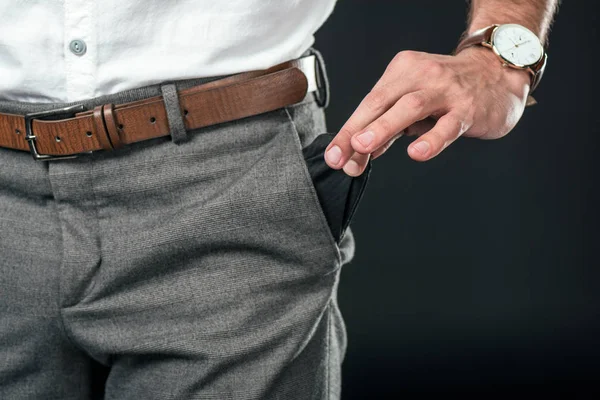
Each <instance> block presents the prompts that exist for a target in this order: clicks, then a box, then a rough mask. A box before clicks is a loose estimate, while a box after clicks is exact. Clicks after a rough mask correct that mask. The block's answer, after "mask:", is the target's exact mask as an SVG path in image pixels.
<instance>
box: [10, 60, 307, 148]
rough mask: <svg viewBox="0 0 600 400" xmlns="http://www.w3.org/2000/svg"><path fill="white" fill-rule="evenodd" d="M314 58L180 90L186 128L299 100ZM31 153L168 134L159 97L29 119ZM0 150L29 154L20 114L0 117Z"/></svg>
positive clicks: (113, 145)
mask: <svg viewBox="0 0 600 400" xmlns="http://www.w3.org/2000/svg"><path fill="white" fill-rule="evenodd" d="M315 63H316V59H315V56H314V55H311V56H307V57H303V58H300V59H297V60H292V61H289V62H285V63H282V64H279V65H276V66H274V67H272V68H269V69H267V70H260V71H250V72H245V73H241V74H236V75H232V76H230V77H227V78H224V79H219V80H216V81H212V82H208V83H205V84H202V85H198V86H194V87H191V88H189V89H185V90H181V91H179V92H178V96H179V103H180V106H181V112H182V115H183V116H184V122H185V127H186V130H192V129H198V128H202V127H206V126H209V125H214V124H218V123H223V122H228V121H233V120H236V119H240V118H245V117H249V116H252V115H257V114H261V113H265V112H268V111H273V110H276V109H278V108H281V107H285V106H287V105H290V104H294V103H297V102H300V101H301V100H302V99H304V97H305V96H306V94H307V93H308V92H311V91H314V90H316V89H317V87H318V82H317V78H316V74H315V68H316V65H315ZM31 133H32V135H33V136H35V139H34V141H35V150H37V152H38V153H39V154H43V155H71V154H78V153H85V152H91V151H97V150H112V149H117V148H120V147H122V146H124V145H127V144H130V143H135V142H139V141H142V140H148V139H152V138H157V137H161V136H166V135H169V125H168V120H167V113H166V109H165V105H164V102H163V99H162V96H155V97H151V98H147V99H143V100H139V101H135V102H131V103H126V104H116V105H115V104H104V105H99V106H97V107H95V108H94V109H93V110H89V111H83V112H79V113H77V114H75V116H72V117H70V118H66V119H60V120H43V119H33V120H32V121H31ZM0 147H6V148H10V149H17V150H24V151H30V144H29V143H28V141H27V138H26V121H25V118H24V116H22V115H14V114H3V113H0Z"/></svg>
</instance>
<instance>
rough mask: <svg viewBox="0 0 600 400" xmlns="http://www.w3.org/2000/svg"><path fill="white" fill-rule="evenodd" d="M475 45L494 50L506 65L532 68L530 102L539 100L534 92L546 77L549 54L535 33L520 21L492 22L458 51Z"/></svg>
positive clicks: (469, 36)
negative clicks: (535, 97)
mask: <svg viewBox="0 0 600 400" xmlns="http://www.w3.org/2000/svg"><path fill="white" fill-rule="evenodd" d="M474 45H481V46H484V47H487V48H490V49H492V50H493V52H494V54H496V55H497V56H498V57H499V58H500V60H501V61H502V64H503V65H504V66H508V67H511V68H516V69H521V70H526V71H528V72H529V73H530V74H531V86H530V90H529V96H528V98H527V105H528V106H529V105H532V104H535V103H536V101H535V99H534V98H533V97H531V93H532V92H533V91H534V90H535V89H536V88H537V87H538V85H539V83H540V81H541V79H542V75H543V74H544V69H545V68H546V63H547V61H548V54H546V51H545V49H544V46H542V43H541V41H540V39H539V38H538V37H537V36H536V35H535V33H533V32H531V31H530V30H529V29H527V28H525V27H524V26H521V25H519V24H504V25H498V24H494V25H490V26H488V27H485V28H483V29H480V30H477V31H475V32H473V33H471V34H470V35H468V36H466V37H465V38H463V39H462V40H461V41H460V43H459V44H458V46H457V47H456V50H455V51H454V54H458V53H459V52H460V51H462V50H463V49H466V48H467V47H470V46H474Z"/></svg>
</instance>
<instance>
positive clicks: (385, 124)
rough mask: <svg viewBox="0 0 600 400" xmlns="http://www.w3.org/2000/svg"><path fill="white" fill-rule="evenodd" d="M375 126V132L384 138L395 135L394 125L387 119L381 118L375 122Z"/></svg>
mask: <svg viewBox="0 0 600 400" xmlns="http://www.w3.org/2000/svg"><path fill="white" fill-rule="evenodd" d="M375 125H376V127H375V131H376V132H381V133H382V134H384V135H386V136H388V135H390V134H392V133H395V132H394V123H393V122H392V121H391V120H390V119H389V118H385V117H381V118H379V119H378V120H377V121H376V123H375Z"/></svg>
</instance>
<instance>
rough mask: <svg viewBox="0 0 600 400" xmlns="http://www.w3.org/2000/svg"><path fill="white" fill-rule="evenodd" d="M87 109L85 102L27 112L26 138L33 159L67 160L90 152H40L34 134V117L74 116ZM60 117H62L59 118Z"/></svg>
mask: <svg viewBox="0 0 600 400" xmlns="http://www.w3.org/2000/svg"><path fill="white" fill-rule="evenodd" d="M82 111H85V106H84V105H83V104H77V105H74V106H69V107H63V108H57V109H55V110H48V111H41V112H35V113H29V114H26V115H25V116H24V117H25V133H26V135H25V139H26V140H27V143H29V150H30V151H31V155H32V156H33V159H34V160H36V161H52V160H66V159H71V158H77V157H79V156H80V155H81V154H89V153H91V151H88V152H85V153H76V154H67V155H58V156H57V155H50V154H40V153H39V152H38V149H37V147H36V145H35V139H36V136H35V135H34V134H33V129H32V124H33V120H34V119H42V120H44V119H49V118H50V119H53V118H52V117H59V116H63V117H65V118H66V117H69V116H74V115H75V114H76V113H78V112H82ZM57 119H60V118H57Z"/></svg>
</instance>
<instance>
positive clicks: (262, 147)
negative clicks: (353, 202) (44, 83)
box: [0, 80, 354, 400]
mask: <svg viewBox="0 0 600 400" xmlns="http://www.w3.org/2000/svg"><path fill="white" fill-rule="evenodd" d="M197 83H198V81H197V80H196V81H192V80H190V81H180V82H177V86H178V87H179V88H182V87H186V86H191V85H193V84H197ZM160 92H161V87H160V85H155V86H152V87H147V88H142V89H135V90H131V91H127V92H123V93H119V94H115V95H111V96H105V97H103V98H97V99H91V100H89V101H87V102H84V104H85V105H86V106H87V107H88V109H89V108H91V107H93V106H96V105H100V104H104V103H107V102H112V103H115V104H118V103H122V102H126V101H132V100H135V99H140V98H144V97H148V96H152V95H158V94H160ZM63 106H66V104H44V105H41V104H23V103H12V102H0V111H3V112H12V113H19V114H24V113H27V112H33V111H41V110H44V109H52V108H55V107H63ZM323 132H326V126H325V119H324V113H323V109H322V108H320V107H319V106H318V104H317V103H315V102H314V99H313V96H312V95H311V94H309V95H308V96H307V97H306V99H305V100H304V101H303V102H302V103H300V104H297V105H293V106H289V107H286V108H283V109H279V110H275V111H272V112H269V113H266V114H262V115H258V116H254V117H250V118H245V119H243V120H238V121H234V122H230V123H225V124H220V125H216V126H212V127H208V128H202V129H198V130H196V131H190V132H188V140H186V141H184V142H183V143H181V144H176V143H174V142H173V141H172V140H171V138H170V137H169V136H167V137H163V138H157V139H153V140H149V141H145V142H140V143H135V144H133V145H129V146H126V147H125V148H122V149H119V150H116V151H111V152H97V153H92V154H89V155H84V156H81V157H80V158H77V159H72V160H64V161H50V162H36V161H34V160H33V159H32V157H31V155H30V154H28V153H26V152H21V151H14V150H9V149H2V148H0V399H7V400H9V399H93V398H100V396H102V395H101V394H99V392H98V391H95V390H94V384H93V382H94V380H95V379H98V376H97V375H95V374H96V372H97V371H105V372H106V376H105V377H103V379H102V382H101V385H100V386H101V387H102V388H103V392H104V393H103V396H104V397H103V398H105V399H214V400H227V399H337V398H339V396H340V391H341V388H340V385H341V380H340V377H341V364H342V360H343V357H344V353H345V348H346V333H345V328H344V323H343V320H342V317H341V314H340V311H339V309H338V305H337V300H336V292H337V285H338V281H339V274H340V270H341V267H342V265H344V264H345V263H347V262H349V261H350V260H351V259H352V257H353V254H354V238H353V235H352V231H351V230H350V228H348V229H347V231H346V233H345V235H343V236H342V237H341V238H339V239H338V238H336V237H335V236H334V235H333V234H332V231H331V229H330V228H329V226H328V221H327V217H326V215H325V213H324V211H323V208H322V207H321V205H320V204H319V198H318V195H317V192H316V190H315V186H314V185H313V183H312V181H311V175H310V171H309V170H308V168H307V164H306V162H305V160H304V158H303V149H305V148H306V147H307V146H308V145H309V144H310V143H311V142H313V139H314V138H315V137H317V136H318V135H319V134H320V133H323Z"/></svg>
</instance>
